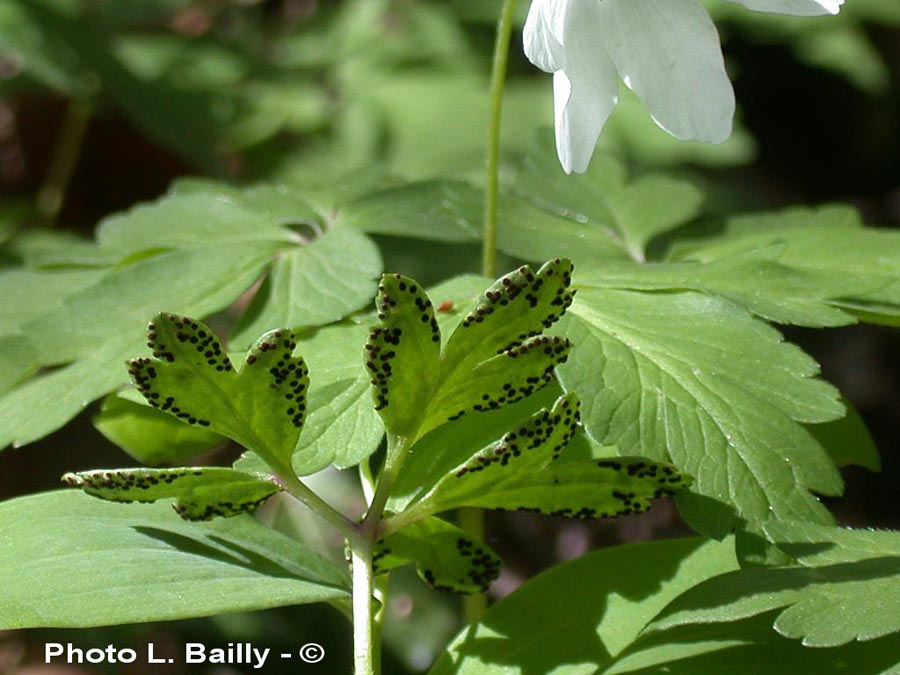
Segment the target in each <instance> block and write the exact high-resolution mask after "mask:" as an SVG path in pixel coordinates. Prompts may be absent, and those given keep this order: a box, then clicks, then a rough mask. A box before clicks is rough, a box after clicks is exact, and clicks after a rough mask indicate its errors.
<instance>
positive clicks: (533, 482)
mask: <svg viewBox="0 0 900 675" xmlns="http://www.w3.org/2000/svg"><path fill="white" fill-rule="evenodd" d="M578 419H579V415H578V401H577V399H576V398H575V396H574V395H572V394H569V395H567V396H563V397H560V398H559V399H558V400H557V401H556V404H555V405H554V406H553V408H552V409H551V410H547V409H542V410H540V411H538V412H537V413H536V414H534V415H533V416H532V417H531V419H529V420H528V422H526V423H524V424H522V425H520V426H518V427H516V428H515V429H513V430H511V431H510V432H508V433H507V434H505V435H504V436H503V438H501V439H500V440H499V441H497V442H496V443H494V444H492V445H490V446H488V447H486V448H484V449H483V450H481V451H480V452H478V453H477V454H475V455H474V456H473V457H472V458H470V459H469V460H468V461H466V462H465V463H463V464H461V465H460V466H458V467H457V468H456V469H454V470H453V471H451V472H450V473H449V474H447V475H446V476H444V477H443V478H442V479H441V480H440V481H438V482H437V483H436V484H435V485H434V487H432V488H431V489H430V490H429V491H428V492H427V493H426V494H424V495H423V496H422V497H421V498H419V499H416V500H413V502H412V503H411V505H410V506H409V507H408V508H407V509H406V510H405V511H404V512H403V513H402V514H401V515H400V516H398V518H399V519H400V522H401V523H402V522H408V521H409V520H412V519H415V518H421V517H423V516H426V515H430V514H433V513H439V512H442V511H447V510H450V509H456V508H460V507H466V506H474V507H480V508H485V509H501V510H505V511H528V512H535V513H542V514H545V515H552V516H565V517H568V518H613V517H616V516H622V515H630V514H634V513H643V512H644V511H647V510H648V509H649V508H650V500H651V499H659V498H661V497H670V496H673V495H674V494H675V493H676V492H677V491H678V490H679V489H681V488H682V487H685V486H686V485H688V484H690V481H689V480H688V479H687V478H686V477H685V476H682V475H680V474H679V473H678V472H677V471H676V470H675V469H674V467H672V466H670V465H668V464H663V463H659V462H654V461H651V460H647V459H644V458H615V459H601V460H595V459H577V460H566V461H559V462H557V461H556V460H557V459H559V457H560V454H561V453H562V452H563V450H564V449H565V447H566V445H567V444H568V442H569V440H570V439H571V438H572V436H573V434H574V433H575V430H576V427H577V425H578Z"/></svg>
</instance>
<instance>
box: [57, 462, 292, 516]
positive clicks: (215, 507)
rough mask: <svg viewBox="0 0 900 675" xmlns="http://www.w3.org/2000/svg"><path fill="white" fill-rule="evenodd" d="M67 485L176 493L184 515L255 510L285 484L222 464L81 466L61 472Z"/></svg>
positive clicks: (115, 493) (109, 496) (114, 496)
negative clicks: (78, 469)
mask: <svg viewBox="0 0 900 675" xmlns="http://www.w3.org/2000/svg"><path fill="white" fill-rule="evenodd" d="M62 480H63V482H64V483H66V484H67V485H71V486H72V487H77V488H81V489H82V490H84V492H86V493H87V494H89V495H92V496H94V497H99V498H100V499H106V500H108V501H112V502H125V503H133V502H141V503H145V504H149V503H152V502H155V501H157V500H159V499H170V498H174V499H175V500H176V501H175V504H174V505H173V506H174V507H175V512H176V513H177V514H178V515H179V516H181V517H182V518H184V519H185V520H212V519H213V518H216V517H223V518H230V517H233V516H237V515H240V514H241V513H247V512H249V511H254V510H255V509H256V507H257V506H259V505H260V504H262V503H263V502H264V501H266V500H267V499H268V498H269V497H271V496H272V495H273V494H275V493H276V492H279V491H280V490H281V489H282V488H281V487H280V486H279V485H278V484H276V483H273V482H272V481H271V480H264V479H262V478H257V477H255V476H253V475H251V474H249V473H243V472H241V471H235V470H234V469H227V468H222V467H199V466H198V467H179V468H176V469H113V470H97V471H79V472H77V473H67V474H66V475H64V476H63V477H62Z"/></svg>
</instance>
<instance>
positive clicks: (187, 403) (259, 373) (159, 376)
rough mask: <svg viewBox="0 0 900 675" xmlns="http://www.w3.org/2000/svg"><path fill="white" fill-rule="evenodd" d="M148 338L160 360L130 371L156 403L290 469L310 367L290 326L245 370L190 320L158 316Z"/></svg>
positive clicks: (254, 353) (265, 342) (137, 363)
mask: <svg viewBox="0 0 900 675" xmlns="http://www.w3.org/2000/svg"><path fill="white" fill-rule="evenodd" d="M148 337H149V343H148V346H149V347H150V348H151V349H152V350H153V356H154V357H156V358H155V359H150V358H139V359H134V360H132V361H130V362H129V365H130V369H129V371H128V372H129V373H130V374H131V376H132V379H133V380H134V383H135V386H136V387H137V388H138V390H139V391H140V392H141V394H143V396H144V397H145V398H146V399H147V401H148V402H149V403H150V405H152V406H155V407H158V408H159V409H160V410H163V411H165V412H167V413H169V414H171V415H174V416H176V417H178V418H179V419H181V420H182V421H184V422H187V423H188V424H193V425H199V426H202V427H208V428H209V429H210V430H212V431H215V432H217V433H220V434H222V435H223V436H227V437H228V438H230V439H232V440H234V441H236V442H237V443H240V444H241V445H243V446H244V447H246V448H248V449H250V450H253V451H254V452H256V453H257V454H259V455H260V456H261V457H262V458H263V459H265V460H266V462H267V463H268V464H269V465H270V466H271V467H272V468H273V469H275V470H276V471H277V472H279V473H280V472H289V471H292V469H291V455H292V454H293V451H294V447H295V446H296V445H297V440H298V438H299V435H300V430H301V429H302V427H303V422H304V420H305V417H306V395H307V390H308V388H309V377H308V375H309V371H308V369H307V367H306V364H305V363H304V361H303V359H302V358H300V357H294V356H292V354H293V351H294V348H295V347H296V342H295V341H294V334H293V333H292V332H291V331H289V330H274V331H270V332H268V333H266V334H265V335H263V336H262V337H260V338H259V339H258V340H257V341H256V343H255V344H254V345H253V347H252V348H251V349H250V351H249V352H248V353H247V356H246V357H245V359H244V365H243V367H242V368H241V371H240V372H239V373H238V372H235V370H234V367H233V365H232V363H231V360H230V359H229V358H228V355H227V354H226V353H225V349H224V347H223V346H222V344H221V343H220V342H219V340H218V338H216V336H215V335H214V334H213V332H212V331H211V330H210V329H209V328H207V327H206V326H205V325H203V324H202V323H199V322H197V321H194V320H192V319H189V318H186V317H180V316H175V315H173V314H160V315H158V316H157V317H156V318H155V319H154V321H153V323H151V324H150V332H149V333H148Z"/></svg>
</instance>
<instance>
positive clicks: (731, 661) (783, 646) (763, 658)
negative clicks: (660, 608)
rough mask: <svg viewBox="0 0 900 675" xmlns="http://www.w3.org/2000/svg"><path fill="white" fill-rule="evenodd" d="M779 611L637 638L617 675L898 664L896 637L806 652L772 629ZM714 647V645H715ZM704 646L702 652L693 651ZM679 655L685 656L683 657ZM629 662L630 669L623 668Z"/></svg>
mask: <svg viewBox="0 0 900 675" xmlns="http://www.w3.org/2000/svg"><path fill="white" fill-rule="evenodd" d="M778 612H779V610H776V611H772V612H766V613H764V614H760V615H758V616H755V617H751V618H748V619H743V620H741V621H731V622H726V623H720V624H699V625H698V624H693V625H687V626H677V627H674V628H670V629H668V630H665V631H660V632H658V633H651V634H649V635H646V636H643V637H641V638H640V639H639V640H637V641H636V642H635V643H634V644H633V645H632V646H631V647H630V648H628V649H627V650H625V651H624V652H623V653H622V654H620V655H619V656H618V658H617V659H616V672H617V673H620V674H621V675H625V674H627V675H662V674H663V673H665V674H667V675H671V674H672V673H677V674H678V675H709V674H710V673H728V675H757V674H758V673H766V672H774V673H793V674H800V675H822V674H824V673H853V675H876V674H879V673H885V672H894V671H893V670H891V668H892V667H896V664H897V663H898V661H900V656H898V655H900V634H894V635H888V636H885V637H883V638H878V639H875V640H868V641H866V642H851V643H849V644H846V645H842V646H840V647H829V648H822V647H815V648H813V647H805V646H803V643H802V642H801V641H800V640H793V639H790V638H786V637H782V636H781V635H779V634H778V633H777V632H776V631H775V630H774V629H773V628H772V624H773V623H774V621H775V617H776V616H777V614H778ZM716 643H718V644H716ZM698 645H704V647H703V648H702V649H706V651H705V653H694V654H692V655H689V654H690V652H689V651H688V650H691V651H694V652H696V651H698V648H697V646H698ZM682 655H683V656H682ZM631 663H633V667H631V668H629V667H628V666H627V665H626V664H631Z"/></svg>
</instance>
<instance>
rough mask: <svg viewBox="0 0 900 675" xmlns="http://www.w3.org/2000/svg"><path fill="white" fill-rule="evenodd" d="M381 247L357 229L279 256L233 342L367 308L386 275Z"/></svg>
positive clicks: (336, 232)
mask: <svg viewBox="0 0 900 675" xmlns="http://www.w3.org/2000/svg"><path fill="white" fill-rule="evenodd" d="M381 271H382V265H381V256H380V255H379V253H378V248H377V247H376V246H375V244H374V243H373V242H372V241H371V240H370V239H369V238H368V237H366V236H365V235H363V234H360V233H358V232H354V231H353V230H332V231H329V232H327V233H325V234H324V235H323V236H322V237H320V238H318V239H315V240H313V241H312V242H311V243H309V244H308V245H306V246H303V247H301V248H295V249H292V250H290V251H288V252H287V253H286V254H284V255H283V256H281V257H279V258H278V259H277V260H276V261H275V262H274V264H273V265H272V269H271V271H270V272H269V276H268V277H267V278H266V280H265V282H264V283H263V285H262V287H261V288H260V289H259V291H258V292H257V293H256V295H255V296H254V297H253V301H252V302H251V303H250V306H249V307H248V309H247V312H246V313H245V314H244V316H243V317H242V318H241V322H240V325H239V327H238V329H237V330H236V332H235V334H234V335H233V336H232V338H231V343H232V345H240V344H248V343H249V342H250V341H251V340H253V339H254V338H255V337H256V336H257V335H259V334H260V333H263V332H264V331H267V330H270V329H272V328H274V327H277V326H287V327H288V328H292V329H294V330H299V329H301V328H307V327H310V326H321V325H324V324H328V323H332V322H334V321H338V320H340V319H342V318H343V317H344V316H346V315H347V314H350V313H351V312H354V311H356V310H358V309H361V308H362V307H364V306H365V305H367V304H368V303H369V302H370V300H371V298H372V296H373V295H374V294H375V289H376V287H377V283H376V279H377V278H378V276H379V275H380V274H381Z"/></svg>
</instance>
